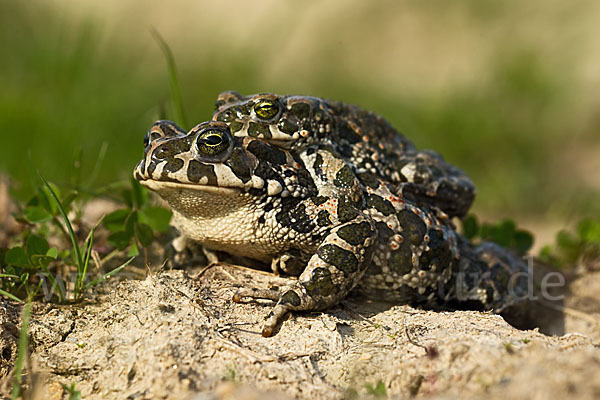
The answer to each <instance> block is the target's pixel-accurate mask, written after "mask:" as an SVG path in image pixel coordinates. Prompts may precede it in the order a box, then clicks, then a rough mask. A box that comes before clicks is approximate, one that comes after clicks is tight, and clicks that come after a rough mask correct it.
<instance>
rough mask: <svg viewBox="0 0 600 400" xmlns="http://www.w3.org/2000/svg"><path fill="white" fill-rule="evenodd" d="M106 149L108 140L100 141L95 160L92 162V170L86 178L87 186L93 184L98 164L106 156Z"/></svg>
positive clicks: (98, 168)
mask: <svg viewBox="0 0 600 400" xmlns="http://www.w3.org/2000/svg"><path fill="white" fill-rule="evenodd" d="M106 150H108V142H106V141H104V142H102V145H101V146H100V151H99V152H98V157H97V158H96V162H95V163H94V167H93V168H92V172H91V173H90V176H89V177H88V179H87V182H88V183H87V185H86V186H87V187H90V186H92V185H93V184H94V181H95V180H96V178H97V177H98V173H99V172H100V166H101V165H102V163H103V162H104V158H105V157H106Z"/></svg>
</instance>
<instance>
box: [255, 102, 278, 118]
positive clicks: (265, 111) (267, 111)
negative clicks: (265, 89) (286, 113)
mask: <svg viewBox="0 0 600 400" xmlns="http://www.w3.org/2000/svg"><path fill="white" fill-rule="evenodd" d="M254 112H255V113H256V116H257V117H258V118H260V119H264V120H268V119H273V118H275V116H277V114H279V104H278V103H277V102H276V101H274V100H261V101H259V102H258V103H256V105H255V106H254Z"/></svg>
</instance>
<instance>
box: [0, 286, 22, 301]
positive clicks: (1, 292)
mask: <svg viewBox="0 0 600 400" xmlns="http://www.w3.org/2000/svg"><path fill="white" fill-rule="evenodd" d="M0 294H1V295H3V296H6V297H8V298H9V299H11V300H15V301H18V302H19V303H22V302H23V300H21V299H20V298H18V297H17V296H15V295H14V294H11V293H8V292H7V291H4V290H2V289H0Z"/></svg>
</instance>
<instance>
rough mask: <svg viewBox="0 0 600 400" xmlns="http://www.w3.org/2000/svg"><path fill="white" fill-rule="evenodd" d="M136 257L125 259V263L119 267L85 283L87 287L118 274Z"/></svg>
mask: <svg viewBox="0 0 600 400" xmlns="http://www.w3.org/2000/svg"><path fill="white" fill-rule="evenodd" d="M134 258H135V257H131V258H130V259H129V260H127V261H125V262H124V263H123V264H121V265H119V266H118V267H117V268H115V269H113V270H112V271H110V272H107V273H106V274H104V275H102V276H101V277H99V278H96V279H94V280H93V281H91V282H90V283H88V284H87V285H85V288H86V289H88V288H91V287H92V286H96V285H97V284H99V283H100V282H102V281H103V280H104V279H106V278H108V277H111V276H113V275H114V274H116V273H117V272H119V271H120V270H122V269H123V268H125V267H126V266H128V265H129V263H130V262H132V261H133V259H134Z"/></svg>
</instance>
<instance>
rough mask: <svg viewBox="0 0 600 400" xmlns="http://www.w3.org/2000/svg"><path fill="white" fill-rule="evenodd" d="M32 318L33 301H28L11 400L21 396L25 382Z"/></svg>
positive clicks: (24, 310)
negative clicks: (24, 365) (28, 339)
mask: <svg viewBox="0 0 600 400" xmlns="http://www.w3.org/2000/svg"><path fill="white" fill-rule="evenodd" d="M30 318H31V299H29V300H27V303H26V304H25V307H24V308H23V316H22V321H23V322H22V324H21V332H20V334H19V347H18V350H17V360H16V361H15V370H14V371H15V372H14V381H13V390H12V395H11V396H10V398H11V399H13V400H16V399H17V398H18V397H19V395H20V394H21V383H22V382H23V364H24V363H25V357H26V354H27V335H28V331H29V319H30Z"/></svg>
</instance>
